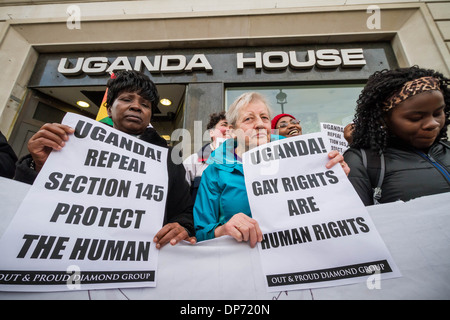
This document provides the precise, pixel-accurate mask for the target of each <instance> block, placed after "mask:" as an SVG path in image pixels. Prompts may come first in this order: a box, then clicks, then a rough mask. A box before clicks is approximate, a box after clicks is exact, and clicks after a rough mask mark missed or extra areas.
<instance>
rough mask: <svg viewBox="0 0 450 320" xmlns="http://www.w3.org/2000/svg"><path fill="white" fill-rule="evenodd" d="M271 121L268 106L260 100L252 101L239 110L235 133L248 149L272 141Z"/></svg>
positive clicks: (239, 142)
mask: <svg viewBox="0 0 450 320" xmlns="http://www.w3.org/2000/svg"><path fill="white" fill-rule="evenodd" d="M270 131H271V122H270V115H269V110H268V109H267V106H266V105H265V104H264V103H263V102H262V101H259V100H254V101H252V102H250V103H249V104H248V105H247V106H245V107H243V108H242V109H241V110H240V112H239V117H238V120H237V121H236V127H235V128H233V133H234V134H235V135H236V136H237V139H238V144H239V145H240V146H242V144H245V147H246V150H249V149H251V148H254V147H256V146H259V145H262V144H265V143H267V142H269V141H270Z"/></svg>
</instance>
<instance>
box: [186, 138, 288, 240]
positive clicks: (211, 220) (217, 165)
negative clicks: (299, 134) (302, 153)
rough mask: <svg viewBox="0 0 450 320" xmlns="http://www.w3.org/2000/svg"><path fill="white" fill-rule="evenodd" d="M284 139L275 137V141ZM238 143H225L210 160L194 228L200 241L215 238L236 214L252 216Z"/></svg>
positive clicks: (199, 198) (203, 175) (200, 188)
mask: <svg viewBox="0 0 450 320" xmlns="http://www.w3.org/2000/svg"><path fill="white" fill-rule="evenodd" d="M279 139H284V137H282V136H277V135H272V136H271V141H275V140H279ZM235 147H236V141H235V140H233V139H228V140H225V142H224V143H222V144H221V145H220V147H219V148H217V149H216V150H214V152H213V153H212V154H211V156H210V157H209V158H208V161H207V163H208V167H207V168H206V169H205V171H203V174H202V179H201V182H200V186H199V189H198V193H197V198H196V200H195V205H194V226H195V230H196V237H197V241H202V240H207V239H212V238H214V230H215V229H216V227H218V226H220V225H223V224H225V223H227V222H228V220H230V219H231V217H232V216H233V215H235V214H236V213H239V212H242V213H245V214H246V215H248V216H249V217H251V216H252V214H251V212H250V204H249V202H248V197H247V191H246V189H245V179H244V169H243V166H242V162H241V161H240V160H238V159H236V157H235V154H234V149H235Z"/></svg>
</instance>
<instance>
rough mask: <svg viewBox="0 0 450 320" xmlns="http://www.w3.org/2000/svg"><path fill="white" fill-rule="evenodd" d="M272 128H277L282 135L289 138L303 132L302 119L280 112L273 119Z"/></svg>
mask: <svg viewBox="0 0 450 320" xmlns="http://www.w3.org/2000/svg"><path fill="white" fill-rule="evenodd" d="M272 129H273V130H275V129H277V130H278V134H279V135H280V136H283V137H287V138H289V137H295V136H299V135H301V134H302V126H301V125H300V120H297V119H295V117H294V116H291V115H290V114H287V113H282V114H279V115H277V116H276V117H274V118H273V119H272Z"/></svg>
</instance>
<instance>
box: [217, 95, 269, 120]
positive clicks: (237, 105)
mask: <svg viewBox="0 0 450 320" xmlns="http://www.w3.org/2000/svg"><path fill="white" fill-rule="evenodd" d="M255 100H256V101H261V102H262V103H264V104H265V105H266V107H267V111H268V113H269V117H270V119H271V120H272V117H273V111H272V109H271V108H270V106H269V103H268V102H267V99H266V97H265V96H263V95H262V94H260V93H258V92H245V93H243V94H241V95H240V96H239V97H238V98H237V99H236V100H234V102H233V103H232V104H231V105H230V107H229V108H228V111H227V113H226V115H225V116H226V118H227V121H228V124H230V125H231V126H232V127H233V128H235V127H236V122H237V120H238V118H239V112H240V111H241V109H242V108H243V107H245V106H247V105H248V104H249V103H250V102H252V101H255Z"/></svg>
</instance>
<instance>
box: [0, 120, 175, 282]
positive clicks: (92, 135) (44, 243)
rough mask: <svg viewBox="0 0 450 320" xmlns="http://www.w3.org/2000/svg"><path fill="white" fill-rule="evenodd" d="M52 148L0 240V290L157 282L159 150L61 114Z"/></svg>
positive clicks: (163, 154) (162, 157)
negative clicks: (65, 128) (64, 133)
mask: <svg viewBox="0 0 450 320" xmlns="http://www.w3.org/2000/svg"><path fill="white" fill-rule="evenodd" d="M62 123H63V124H66V125H69V126H71V127H73V128H75V133H74V134H73V135H70V136H69V141H67V143H66V145H65V146H64V147H63V148H62V149H61V150H60V151H53V152H52V153H51V154H50V156H49V158H48V159H47V161H46V163H45V165H44V167H43V168H42V170H41V171H40V173H39V175H38V177H37V178H36V180H35V182H34V184H33V186H32V187H31V188H30V191H29V192H28V194H27V196H26V197H25V199H24V200H23V202H22V204H21V206H20V207H19V209H18V211H17V213H16V215H15V217H14V220H13V221H12V222H11V224H10V225H9V227H8V229H7V230H6V232H5V234H4V235H3V237H2V239H1V241H0V256H1V261H0V290H4V291H61V290H71V289H82V290H83V289H84V290H86V289H98V288H119V287H143V286H149V287H154V286H156V271H157V263H158V250H157V249H156V247H155V244H154V243H153V237H154V235H155V234H156V233H157V232H158V231H159V230H160V229H161V227H162V223H163V218H164V211H165V204H166V195H167V188H168V174H167V156H168V155H167V153H168V150H167V149H166V148H162V147H159V146H156V145H152V144H149V143H146V142H144V141H142V140H139V139H138V138H136V137H133V136H131V135H128V134H125V133H123V132H120V131H118V130H116V129H113V128H111V127H109V126H107V125H105V124H102V123H99V122H96V121H94V120H91V119H89V118H86V117H82V116H79V115H76V114H70V113H69V114H67V115H66V117H65V118H64V120H63V122H62Z"/></svg>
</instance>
